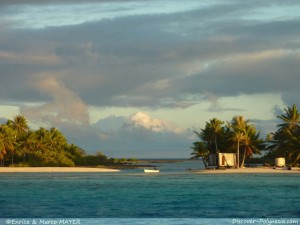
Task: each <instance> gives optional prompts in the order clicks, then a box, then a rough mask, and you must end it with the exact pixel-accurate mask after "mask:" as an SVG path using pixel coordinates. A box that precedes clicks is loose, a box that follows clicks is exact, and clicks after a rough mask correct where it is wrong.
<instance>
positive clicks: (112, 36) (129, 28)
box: [0, 0, 300, 158]
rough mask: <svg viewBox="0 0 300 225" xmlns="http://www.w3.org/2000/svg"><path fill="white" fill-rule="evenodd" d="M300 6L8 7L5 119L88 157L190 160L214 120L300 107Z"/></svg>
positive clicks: (143, 0) (230, 1)
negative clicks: (64, 140)
mask: <svg viewBox="0 0 300 225" xmlns="http://www.w3.org/2000/svg"><path fill="white" fill-rule="evenodd" d="M299 11H300V2H299V1H292V0H288V1H279V0H270V1H256V0H253V1H247V2H245V1H243V2H242V1H237V0H226V1H225V0H214V1H194V0H187V1H180V2H179V1H171V0H164V1H162V0H152V1H149V0H138V1H133V0H119V1H117V0H114V1H108V0H99V1H97V0H87V1H79V0H60V1H58V0H57V1H56V0H53V1H50V0H49V1H48V0H45V1H38V0H24V1H17V0H10V1H8V0H3V1H1V2H0V18H1V20H0V28H1V29H0V66H1V70H0V78H1V82H0V114H1V115H0V117H2V118H4V119H11V118H12V117H13V116H14V115H16V114H19V113H21V114H24V115H25V116H26V118H28V121H29V124H30V126H31V127H32V128H38V127H39V126H46V127H51V126H55V127H57V128H59V129H60V130H62V131H63V132H64V133H65V134H66V136H67V137H68V139H69V141H70V142H73V143H75V144H77V145H79V146H81V147H83V148H84V149H85V150H86V151H87V152H89V153H93V152H96V151H102V152H104V153H105V154H106V155H108V156H111V157H140V158H145V157H151V158H153V157H169V158H175V157H189V154H190V152H191V150H190V148H189V147H190V146H191V145H192V143H193V142H194V141H195V140H196V137H195V136H194V135H193V130H194V129H197V130H199V129H201V128H202V127H203V126H204V124H205V122H206V121H208V120H209V119H211V118H213V117H217V118H219V119H221V120H225V121H226V120H230V119H231V118H232V117H233V116H236V115H244V116H245V117H246V118H247V119H250V120H251V121H252V122H253V123H255V124H256V126H257V127H258V129H259V130H261V131H262V135H263V136H264V135H265V134H267V133H268V132H271V131H273V130H274V129H276V124H277V120H276V115H278V113H281V110H282V109H283V108H285V107H286V106H291V105H292V104H297V105H298V106H299V107H300V104H299V103H300V100H299V96H300V88H299V83H300V82H299V81H300V76H299V71H300V51H299V50H300V41H299V36H300V28H299V27H300V16H299V13H298V12H299Z"/></svg>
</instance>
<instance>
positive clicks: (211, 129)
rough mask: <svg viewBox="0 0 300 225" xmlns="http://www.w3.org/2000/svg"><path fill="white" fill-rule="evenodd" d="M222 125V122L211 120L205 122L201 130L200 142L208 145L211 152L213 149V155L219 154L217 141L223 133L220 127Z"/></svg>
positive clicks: (215, 119)
mask: <svg viewBox="0 0 300 225" xmlns="http://www.w3.org/2000/svg"><path fill="white" fill-rule="evenodd" d="M223 124H224V122H223V121H221V120H219V119H217V118H213V119H211V120H210V121H209V122H206V125H205V128H204V129H202V130H201V133H200V135H199V136H200V137H201V139H202V140H204V141H206V142H207V143H208V144H209V148H210V150H211V151H213V149H214V152H215V153H218V152H219V148H218V139H219V138H220V136H221V134H222V133H223V131H224V128H223V127H222V125H223Z"/></svg>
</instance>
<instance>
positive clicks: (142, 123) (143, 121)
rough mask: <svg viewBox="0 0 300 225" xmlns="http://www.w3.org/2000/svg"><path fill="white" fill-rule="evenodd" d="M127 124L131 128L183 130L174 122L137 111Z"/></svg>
mask: <svg viewBox="0 0 300 225" xmlns="http://www.w3.org/2000/svg"><path fill="white" fill-rule="evenodd" d="M125 126H126V127H131V128H132V127H133V128H141V127H142V128H145V129H148V130H151V131H154V132H174V133H180V132H182V130H181V129H180V128H178V127H176V126H175V125H173V124H170V123H168V122H165V121H162V120H159V119H155V118H151V117H150V115H149V114H148V113H146V112H137V113H135V114H133V115H131V116H130V117H129V118H128V120H127V122H126V123H125Z"/></svg>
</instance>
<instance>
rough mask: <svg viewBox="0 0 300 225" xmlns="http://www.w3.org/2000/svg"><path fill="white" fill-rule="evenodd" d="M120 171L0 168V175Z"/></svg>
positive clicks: (63, 168)
mask: <svg viewBox="0 0 300 225" xmlns="http://www.w3.org/2000/svg"><path fill="white" fill-rule="evenodd" d="M119 171H120V170H116V169H109V168H89V167H0V173H69V172H71V173H91V172H92V173H95V172H100V173H101V172H119Z"/></svg>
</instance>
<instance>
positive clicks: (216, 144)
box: [215, 136, 219, 154]
mask: <svg viewBox="0 0 300 225" xmlns="http://www.w3.org/2000/svg"><path fill="white" fill-rule="evenodd" d="M215 146H216V153H217V154H218V153H219V152H218V143H217V136H215Z"/></svg>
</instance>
